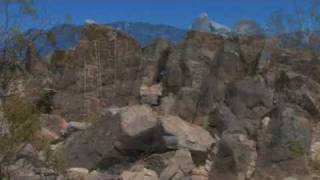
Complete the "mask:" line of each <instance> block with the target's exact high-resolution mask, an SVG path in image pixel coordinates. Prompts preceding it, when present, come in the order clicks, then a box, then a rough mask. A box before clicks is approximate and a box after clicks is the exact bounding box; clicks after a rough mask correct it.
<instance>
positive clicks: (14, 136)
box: [0, 96, 40, 175]
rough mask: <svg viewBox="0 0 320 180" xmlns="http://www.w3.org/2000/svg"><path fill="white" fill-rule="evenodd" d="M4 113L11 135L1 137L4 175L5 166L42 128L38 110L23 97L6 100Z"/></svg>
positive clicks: (0, 147)
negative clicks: (22, 145)
mask: <svg viewBox="0 0 320 180" xmlns="http://www.w3.org/2000/svg"><path fill="white" fill-rule="evenodd" d="M3 112H4V119H5V121H6V122H7V123H8V127H9V133H8V134H6V135H4V136H2V137H0V153H1V154H2V155H3V156H4V158H3V159H2V160H1V161H0V166H1V171H0V173H3V171H2V168H3V165H8V164H10V163H11V160H12V158H13V157H14V156H15V155H16V153H18V152H19V150H20V148H21V144H23V143H26V142H29V141H30V140H31V139H32V137H33V135H34V133H35V132H36V131H37V130H38V129H39V127H40V122H39V113H38V112H37V110H36V108H35V107H34V106H33V105H32V104H30V103H28V102H27V101H26V100H25V99H23V98H21V97H18V96H12V97H8V98H6V100H5V103H4V106H3ZM0 175H1V174H0Z"/></svg>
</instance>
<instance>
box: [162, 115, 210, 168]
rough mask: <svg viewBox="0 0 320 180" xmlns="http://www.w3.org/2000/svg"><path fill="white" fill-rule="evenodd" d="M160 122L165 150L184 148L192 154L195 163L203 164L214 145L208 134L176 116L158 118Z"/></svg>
mask: <svg viewBox="0 0 320 180" xmlns="http://www.w3.org/2000/svg"><path fill="white" fill-rule="evenodd" d="M160 122H161V126H162V128H163V134H162V139H163V141H164V145H165V147H166V149H172V150H175V149H181V148H186V149H188V150H189V151H190V152H191V153H192V154H193V157H194V159H195V161H196V162H200V163H204V161H205V159H206V158H207V155H208V152H209V151H210V150H211V148H212V146H213V144H214V143H215V140H214V139H213V137H212V136H211V135H210V133H209V132H207V131H206V130H204V129H203V128H201V127H199V126H196V125H192V124H189V123H188V122H186V121H184V120H182V119H180V118H179V117H176V116H163V117H160Z"/></svg>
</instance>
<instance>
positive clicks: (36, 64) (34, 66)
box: [25, 43, 49, 77]
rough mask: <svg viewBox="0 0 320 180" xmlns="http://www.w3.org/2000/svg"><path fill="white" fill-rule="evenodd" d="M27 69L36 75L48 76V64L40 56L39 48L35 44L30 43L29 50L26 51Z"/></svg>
mask: <svg viewBox="0 0 320 180" xmlns="http://www.w3.org/2000/svg"><path fill="white" fill-rule="evenodd" d="M25 61H26V70H27V71H28V72H29V73H31V74H33V75H36V76H39V77H41V76H47V75H49V74H48V72H49V70H48V64H46V62H45V61H42V60H41V59H40V57H39V56H38V52H37V48H36V47H35V45H34V44H32V43H29V44H28V48H27V52H26V60H25Z"/></svg>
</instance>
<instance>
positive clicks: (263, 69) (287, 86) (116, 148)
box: [0, 25, 320, 180]
mask: <svg viewBox="0 0 320 180" xmlns="http://www.w3.org/2000/svg"><path fill="white" fill-rule="evenodd" d="M26 62H27V63H26V65H27V66H26V68H25V69H24V70H15V71H14V72H12V73H11V74H12V75H11V76H12V77H11V76H10V78H4V77H7V76H8V73H7V72H5V71H1V72H0V83H1V85H2V86H3V87H4V88H3V94H4V95H3V96H9V95H17V96H21V97H25V98H26V99H28V100H29V101H31V102H33V103H38V102H43V99H44V98H47V99H46V100H47V101H49V102H50V104H49V106H48V108H47V109H46V110H47V111H45V112H42V114H41V116H40V120H41V130H40V131H39V133H38V136H41V137H45V138H46V139H48V140H49V142H50V148H51V149H53V152H55V151H58V150H59V154H60V157H61V158H63V168H62V170H61V171H58V170H57V168H54V167H52V166H51V164H48V163H46V158H44V157H43V156H45V155H44V152H43V150H41V149H37V148H33V145H32V143H29V144H28V146H26V148H24V150H23V151H22V152H20V153H19V154H20V156H19V158H17V161H15V163H14V164H12V165H10V166H9V167H8V169H9V171H10V174H11V176H12V177H16V178H19V177H20V178H21V177H24V176H28V177H30V178H31V179H48V178H50V179H71V180H78V179H85V180H94V179H98V180H100V179H101V180H117V179H119V180H120V179H123V180H288V179H292V180H293V179H296V180H312V179H317V178H320V173H319V172H320V171H319V170H320V146H319V144H320V124H319V121H318V120H319V118H320V56H319V54H318V53H317V52H312V51H309V50H302V49H283V48H281V47H279V46H278V42H277V39H268V38H264V37H260V36H239V37H237V38H226V37H222V36H218V35H215V34H211V33H205V32H195V31H191V32H189V33H188V35H187V37H186V39H185V40H184V41H183V42H182V43H180V44H170V43H169V42H167V41H166V40H164V39H158V40H156V41H155V42H153V43H152V44H150V45H147V46H145V47H141V46H140V45H139V44H138V43H137V42H136V41H135V40H134V39H132V38H131V37H129V36H128V35H126V34H124V33H122V32H119V31H117V30H114V29H112V28H109V27H104V26H99V25H88V26H87V27H85V28H84V29H83V30H82V32H81V40H80V43H79V44H78V45H77V46H76V47H75V48H73V49H70V50H65V51H62V50H61V51H56V52H55V53H54V54H52V55H51V59H50V61H48V62H46V61H43V60H41V59H40V58H38V56H37V55H36V51H35V50H32V49H31V50H30V51H29V55H28V56H27V59H26ZM3 66H8V65H7V64H4V65H3ZM8 79H9V80H8ZM44 91H45V92H46V95H47V96H45V97H44V96H43V94H42V93H41V92H44ZM48 99H49V100H48ZM47 101H46V102H47ZM42 104H43V103H42ZM46 107H47V106H46ZM4 122H5V120H4ZM2 124H4V125H1V127H0V130H1V131H0V132H3V131H4V129H5V128H7V127H6V126H5V123H2ZM24 164H25V166H24Z"/></svg>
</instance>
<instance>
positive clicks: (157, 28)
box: [108, 21, 187, 45]
mask: <svg viewBox="0 0 320 180" xmlns="http://www.w3.org/2000/svg"><path fill="white" fill-rule="evenodd" d="M108 25H110V26H112V27H114V28H116V29H118V30H121V31H124V32H127V33H128V34H129V35H131V36H132V37H134V38H135V39H137V40H138V41H139V42H140V43H141V44H142V45H146V44H149V43H151V42H152V41H153V40H155V39H157V38H160V37H161V38H165V39H167V40H169V41H171V42H173V43H177V42H180V41H182V40H183V39H184V37H185V35H186V32H187V31H186V30H183V29H179V28H176V27H173V26H168V25H155V24H150V23H145V22H125V21H122V22H114V23H110V24H108Z"/></svg>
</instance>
